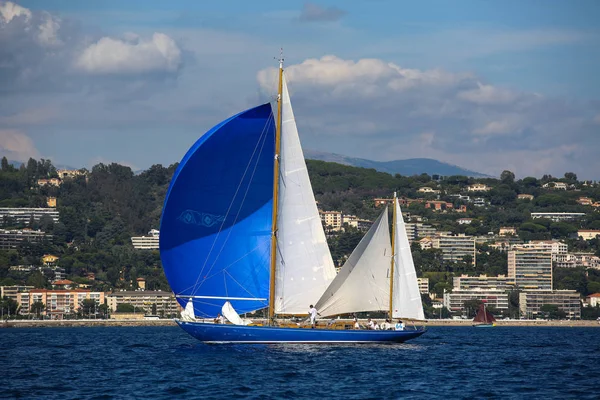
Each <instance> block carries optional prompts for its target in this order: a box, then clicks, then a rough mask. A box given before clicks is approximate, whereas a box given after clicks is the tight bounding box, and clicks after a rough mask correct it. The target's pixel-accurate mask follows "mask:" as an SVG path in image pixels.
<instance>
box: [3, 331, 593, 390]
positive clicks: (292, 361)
mask: <svg viewBox="0 0 600 400" xmlns="http://www.w3.org/2000/svg"><path fill="white" fill-rule="evenodd" d="M0 349H1V355H0V397H1V398H24V399H30V398H31V399H113V398H114V399H210V398H215V399H218V398H232V399H233V398H249V399H270V398H289V399H295V398H302V399H327V398H343V399H393V398H405V399H437V398H439V399H455V398H509V399H511V398H516V399H518V398H528V399H541V398H543V399H554V398H556V399H599V398H600V369H599V368H598V363H599V361H600V328H549V327H495V328H491V329H480V328H471V327H432V328H430V329H429V331H428V332H427V333H426V334H425V335H423V336H421V337H420V338H418V339H415V340H412V341H410V342H408V343H405V344H400V345H389V344H388V345H298V344H295V345H204V344H202V343H200V342H198V341H196V340H195V339H193V338H192V337H190V336H188V335H187V334H186V333H185V332H183V331H182V330H181V329H180V328H178V327H136V328H125V327H121V328H116V327H105V328H102V327H100V328H38V329H0Z"/></svg>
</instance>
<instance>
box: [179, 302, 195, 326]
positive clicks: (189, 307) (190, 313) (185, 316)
mask: <svg viewBox="0 0 600 400" xmlns="http://www.w3.org/2000/svg"><path fill="white" fill-rule="evenodd" d="M181 320H182V321H186V322H192V321H195V320H196V316H195V315H194V302H193V301H192V299H191V298H190V299H189V300H188V302H187V303H186V305H185V308H184V309H183V311H182V312H181Z"/></svg>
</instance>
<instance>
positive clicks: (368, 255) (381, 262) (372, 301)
mask: <svg viewBox="0 0 600 400" xmlns="http://www.w3.org/2000/svg"><path fill="white" fill-rule="evenodd" d="M387 214H388V212H387V207H386V208H385V210H384V211H383V212H382V213H381V215H379V217H378V218H377V220H375V222H374V223H373V225H372V226H371V229H369V231H368V232H367V234H366V235H365V236H364V237H363V238H362V240H361V241H360V243H359V244H358V246H357V247H356V249H354V251H353V252H352V254H351V255H350V258H348V260H347V261H346V263H345V264H344V266H343V267H342V268H341V269H340V272H339V274H337V276H336V277H335V279H334V280H333V282H331V285H329V288H327V290H326V291H325V293H324V294H323V296H322V297H321V299H320V300H319V301H318V302H317V306H316V307H317V309H318V310H319V312H320V313H321V315H323V316H330V315H338V314H350V313H353V312H360V311H382V310H387V309H388V308H389V301H390V300H389V293H390V291H389V268H390V257H391V256H392V248H391V245H390V232H389V224H388V217H387Z"/></svg>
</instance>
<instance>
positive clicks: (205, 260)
mask: <svg viewBox="0 0 600 400" xmlns="http://www.w3.org/2000/svg"><path fill="white" fill-rule="evenodd" d="M269 125H270V119H269V121H268V122H267V123H266V124H265V126H264V127H263V131H262V133H261V136H260V137H259V140H258V141H257V143H256V146H255V147H254V150H253V152H252V155H251V156H250V159H249V160H248V163H247V164H246V169H245V170H244V173H243V175H242V177H241V179H240V182H239V183H238V186H237V188H236V191H235V193H234V194H233V197H232V199H231V202H230V203H229V207H228V209H227V212H226V213H225V218H224V219H223V222H221V226H220V227H219V231H218V232H217V235H216V237H215V239H214V240H213V244H212V246H211V248H210V250H209V252H208V254H207V255H206V258H205V259H204V264H203V265H202V268H201V269H200V272H199V274H198V278H197V279H196V282H195V283H194V285H193V288H194V289H193V291H194V292H195V291H196V290H197V289H198V288H199V286H202V283H203V282H204V281H203V282H202V283H201V282H200V277H201V276H202V275H203V272H204V268H206V264H207V262H208V259H209V257H210V255H211V254H212V251H213V249H214V248H215V245H216V243H217V241H218V239H219V236H220V235H221V232H222V231H223V226H224V225H225V222H226V221H227V217H228V216H229V213H230V212H231V209H232V208H233V204H234V203H235V199H236V198H237V194H238V193H239V191H240V188H241V186H242V183H243V182H244V180H245V178H246V175H247V173H248V169H249V168H250V165H251V164H252V162H253V160H254V156H255V154H256V151H257V148H258V147H259V144H260V142H261V140H262V141H263V142H264V139H262V137H263V136H264V133H265V131H266V127H267V126H269ZM263 146H264V144H263ZM257 162H258V159H257ZM255 170H256V166H255ZM242 204H243V203H242ZM240 207H241V206H240ZM238 216H239V210H238ZM235 222H237V217H236V220H235V221H234V223H235ZM229 234H231V230H230V231H229ZM227 238H229V235H228V236H227ZM227 238H226V239H225V242H226V241H227ZM220 253H221V252H219V254H220ZM217 258H218V256H217ZM215 263H216V260H215V262H214V263H213V265H212V266H211V268H210V269H212V267H213V266H214V264H215ZM209 272H210V270H209Z"/></svg>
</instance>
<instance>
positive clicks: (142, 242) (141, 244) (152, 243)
mask: <svg viewBox="0 0 600 400" xmlns="http://www.w3.org/2000/svg"><path fill="white" fill-rule="evenodd" d="M159 240H160V231H158V230H157V229H152V230H150V232H148V236H133V237H132V238H131V243H132V244H133V247H134V248H135V249H138V250H156V249H158V248H159V246H158V244H159Z"/></svg>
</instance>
